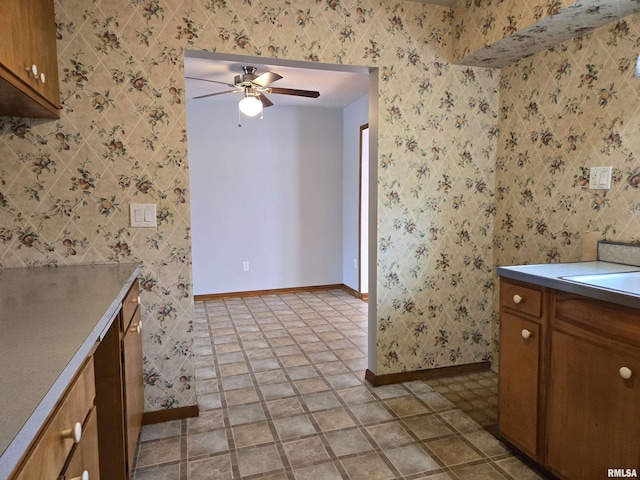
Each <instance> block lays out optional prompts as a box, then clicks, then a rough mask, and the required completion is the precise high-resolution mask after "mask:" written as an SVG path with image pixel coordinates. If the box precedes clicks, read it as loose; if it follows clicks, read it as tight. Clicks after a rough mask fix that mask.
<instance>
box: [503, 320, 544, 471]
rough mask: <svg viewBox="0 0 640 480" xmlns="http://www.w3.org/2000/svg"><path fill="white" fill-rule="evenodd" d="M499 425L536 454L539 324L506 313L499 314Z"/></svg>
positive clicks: (524, 450) (526, 450)
mask: <svg viewBox="0 0 640 480" xmlns="http://www.w3.org/2000/svg"><path fill="white" fill-rule="evenodd" d="M500 318H501V323H500V342H501V343H500V344H501V347H502V345H504V347H503V348H501V350H500V359H499V372H500V384H499V389H500V394H499V395H498V411H499V412H500V415H499V428H500V432H501V433H502V435H504V436H505V437H506V438H507V439H508V440H509V441H510V442H511V443H512V444H514V445H516V446H517V447H518V448H520V449H521V450H522V451H523V452H526V453H527V454H529V455H530V456H531V457H533V458H536V457H537V456H538V452H539V451H538V383H539V377H540V374H539V362H540V347H541V345H540V326H539V325H538V324H536V323H534V322H532V321H530V320H526V319H524V318H521V317H518V316H516V315H513V314H510V313H506V312H505V313H503V315H502V316H501V317H500Z"/></svg>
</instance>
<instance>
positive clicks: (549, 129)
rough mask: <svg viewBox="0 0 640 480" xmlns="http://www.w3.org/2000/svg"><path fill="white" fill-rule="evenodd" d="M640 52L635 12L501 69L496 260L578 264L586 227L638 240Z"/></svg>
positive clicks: (638, 18) (609, 237)
mask: <svg viewBox="0 0 640 480" xmlns="http://www.w3.org/2000/svg"><path fill="white" fill-rule="evenodd" d="M639 53H640V14H634V15H631V16H628V17H625V18H623V19H621V20H619V21H617V22H613V23H611V24H609V25H606V26H604V27H600V28H599V29H597V30H595V31H593V32H592V33H589V34H588V35H585V36H582V37H579V38H576V39H574V40H570V41H568V42H566V43H563V44H561V45H558V46H556V47H554V48H553V49H551V50H549V51H547V52H544V53H539V54H537V55H534V56H532V57H530V58H527V59H523V60H521V61H519V62H518V63H516V64H514V65H512V66H509V67H505V68H503V69H502V79H501V84H500V114H499V115H500V118H499V126H500V136H499V141H498V154H497V161H496V187H495V207H496V217H495V226H494V253H495V263H496V265H513V264H523V263H549V262H574V261H579V260H580V254H581V240H582V238H583V236H584V234H585V233H586V232H597V233H598V235H599V236H601V237H602V238H604V239H607V240H615V241H620V242H634V243H640V160H639V159H640V78H637V77H633V73H634V66H635V63H636V59H637V58H638V54H639ZM602 166H612V167H613V174H612V182H611V189H610V190H589V188H588V184H589V180H588V178H589V168H590V167H602ZM496 308H497V303H496Z"/></svg>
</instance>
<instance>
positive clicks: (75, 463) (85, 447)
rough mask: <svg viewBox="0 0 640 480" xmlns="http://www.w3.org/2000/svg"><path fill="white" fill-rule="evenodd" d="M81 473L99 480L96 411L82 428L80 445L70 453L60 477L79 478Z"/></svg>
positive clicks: (92, 411)
mask: <svg viewBox="0 0 640 480" xmlns="http://www.w3.org/2000/svg"><path fill="white" fill-rule="evenodd" d="M83 472H88V473H89V479H90V480H99V479H100V460H99V457H98V421H97V415H96V409H95V408H94V409H92V410H91V413H90V414H89V417H88V418H87V420H86V422H85V424H84V426H83V427H82V438H81V439H80V443H78V444H77V445H76V448H75V449H74V451H73V452H72V453H71V457H70V458H69V461H68V462H67V465H66V466H65V469H64V472H63V473H62V475H61V476H62V477H63V478H65V479H72V478H81V477H82V473H83Z"/></svg>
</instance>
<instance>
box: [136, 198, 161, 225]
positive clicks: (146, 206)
mask: <svg viewBox="0 0 640 480" xmlns="http://www.w3.org/2000/svg"><path fill="white" fill-rule="evenodd" d="M129 214H130V219H131V226H132V227H156V226H157V223H156V204H155V203H132V204H131V205H130V206H129Z"/></svg>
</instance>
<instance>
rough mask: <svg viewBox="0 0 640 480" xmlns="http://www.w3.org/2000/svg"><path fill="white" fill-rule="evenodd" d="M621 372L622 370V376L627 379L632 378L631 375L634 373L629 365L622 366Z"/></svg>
mask: <svg viewBox="0 0 640 480" xmlns="http://www.w3.org/2000/svg"><path fill="white" fill-rule="evenodd" d="M619 372H620V376H621V377H622V378H624V379H625V380H629V379H630V378H631V375H633V372H632V371H631V369H630V368H628V367H620V370H619Z"/></svg>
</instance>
